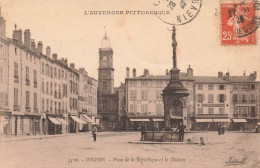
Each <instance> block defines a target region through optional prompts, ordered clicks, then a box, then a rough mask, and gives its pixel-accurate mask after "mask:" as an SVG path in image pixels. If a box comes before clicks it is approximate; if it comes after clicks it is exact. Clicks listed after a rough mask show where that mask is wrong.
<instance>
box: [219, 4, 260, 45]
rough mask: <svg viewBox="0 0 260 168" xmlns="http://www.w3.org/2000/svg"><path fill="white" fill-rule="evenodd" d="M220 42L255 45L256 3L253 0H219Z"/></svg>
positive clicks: (259, 18)
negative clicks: (231, 0)
mask: <svg viewBox="0 0 260 168" xmlns="http://www.w3.org/2000/svg"><path fill="white" fill-rule="evenodd" d="M220 7H221V44H222V45H256V44H257V34H256V30H257V28H258V26H259V20H260V17H257V12H258V11H257V10H258V8H257V4H256V3H255V2H253V1H251V2H247V1H236V2H232V3H230V2H228V3H224V2H221V6H220Z"/></svg>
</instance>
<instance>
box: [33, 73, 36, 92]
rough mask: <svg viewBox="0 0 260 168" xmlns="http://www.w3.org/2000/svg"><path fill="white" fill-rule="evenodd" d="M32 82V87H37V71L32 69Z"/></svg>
mask: <svg viewBox="0 0 260 168" xmlns="http://www.w3.org/2000/svg"><path fill="white" fill-rule="evenodd" d="M33 83H34V87H35V88H37V71H36V70H33Z"/></svg>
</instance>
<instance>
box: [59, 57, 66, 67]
mask: <svg viewBox="0 0 260 168" xmlns="http://www.w3.org/2000/svg"><path fill="white" fill-rule="evenodd" d="M59 61H60V62H61V63H62V64H64V65H66V66H68V60H67V58H61V59H60V60H59Z"/></svg>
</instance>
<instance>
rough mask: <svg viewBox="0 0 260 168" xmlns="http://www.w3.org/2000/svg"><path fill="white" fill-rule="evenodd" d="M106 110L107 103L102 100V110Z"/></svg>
mask: <svg viewBox="0 0 260 168" xmlns="http://www.w3.org/2000/svg"><path fill="white" fill-rule="evenodd" d="M106 109H108V101H107V100H104V101H103V110H106Z"/></svg>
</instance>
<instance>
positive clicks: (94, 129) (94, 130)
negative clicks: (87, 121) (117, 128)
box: [91, 125, 97, 141]
mask: <svg viewBox="0 0 260 168" xmlns="http://www.w3.org/2000/svg"><path fill="white" fill-rule="evenodd" d="M91 131H92V135H93V139H94V141H96V138H97V127H96V126H95V125H93V126H92V129H91Z"/></svg>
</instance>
